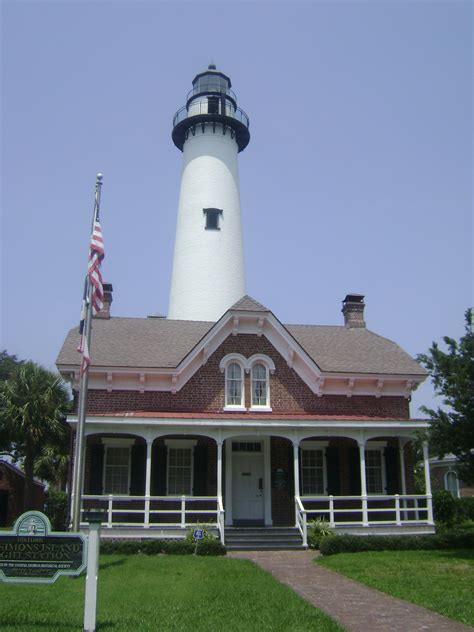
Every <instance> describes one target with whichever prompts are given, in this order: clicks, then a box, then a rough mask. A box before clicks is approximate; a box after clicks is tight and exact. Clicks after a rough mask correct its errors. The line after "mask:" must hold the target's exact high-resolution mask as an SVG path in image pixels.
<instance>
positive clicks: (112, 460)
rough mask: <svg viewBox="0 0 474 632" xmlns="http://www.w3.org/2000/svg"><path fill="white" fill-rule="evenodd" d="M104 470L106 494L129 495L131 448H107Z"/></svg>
mask: <svg viewBox="0 0 474 632" xmlns="http://www.w3.org/2000/svg"><path fill="white" fill-rule="evenodd" d="M104 468H105V471H104V494H128V492H129V487H130V478H129V475H130V447H129V446H127V447H113V446H106V449H105V465H104Z"/></svg>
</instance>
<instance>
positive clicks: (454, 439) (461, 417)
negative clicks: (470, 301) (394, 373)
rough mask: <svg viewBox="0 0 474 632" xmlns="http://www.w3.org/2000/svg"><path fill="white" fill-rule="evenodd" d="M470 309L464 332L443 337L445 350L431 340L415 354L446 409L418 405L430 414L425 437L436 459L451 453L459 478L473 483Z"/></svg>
mask: <svg viewBox="0 0 474 632" xmlns="http://www.w3.org/2000/svg"><path fill="white" fill-rule="evenodd" d="M472 319H473V312H472V309H469V310H467V312H466V314H465V321H466V326H465V334H464V336H462V337H461V338H460V339H459V342H457V341H456V340H453V338H449V337H448V336H445V337H444V338H443V340H444V343H445V344H446V346H447V351H442V350H441V349H440V348H439V346H438V344H437V343H436V342H433V345H432V346H431V348H430V350H429V352H428V354H421V355H419V356H418V362H420V363H421V364H422V365H423V366H424V367H425V368H426V369H427V371H428V373H429V374H430V376H431V379H432V381H433V385H434V387H435V390H436V393H437V394H438V395H441V396H443V404H445V406H447V407H448V410H443V409H441V408H438V409H437V410H433V409H431V408H426V407H422V411H423V412H424V413H426V414H427V415H429V416H430V418H431V425H430V431H429V438H430V443H431V447H432V448H433V449H434V450H435V451H436V453H437V455H438V456H439V458H442V457H443V456H444V455H446V454H449V453H452V454H454V455H455V456H456V457H457V459H458V464H457V466H456V469H457V472H458V475H459V478H460V479H461V480H463V481H465V482H466V483H468V484H474V452H473V446H474V332H473V329H472Z"/></svg>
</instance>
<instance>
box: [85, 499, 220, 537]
mask: <svg viewBox="0 0 474 632" xmlns="http://www.w3.org/2000/svg"><path fill="white" fill-rule="evenodd" d="M173 505H174V506H173ZM92 508H93V509H100V510H102V511H105V512H106V516H107V520H106V522H105V524H106V526H107V527H118V526H120V527H144V528H145V529H147V528H150V527H161V528H180V529H186V528H190V527H192V526H194V525H195V524H196V523H197V522H203V523H206V522H209V519H208V520H202V521H201V520H199V516H206V517H209V516H211V519H212V520H215V522H216V525H217V529H218V531H219V536H220V540H221V542H222V543H223V544H224V506H223V504H222V497H220V496H118V495H114V494H101V495H90V494H86V495H84V496H82V510H83V511H84V510H87V509H92ZM131 516H137V519H136V520H135V519H133V520H131V519H130V517H131ZM121 517H123V519H121ZM161 517H163V518H165V517H166V518H169V519H167V520H164V519H162V520H160V518H161Z"/></svg>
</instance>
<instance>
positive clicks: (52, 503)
mask: <svg viewBox="0 0 474 632" xmlns="http://www.w3.org/2000/svg"><path fill="white" fill-rule="evenodd" d="M44 513H45V514H46V515H47V516H48V518H49V521H50V522H51V527H52V530H53V531H67V528H68V500H67V494H66V492H57V491H54V490H53V489H48V491H47V492H46V500H45V504H44Z"/></svg>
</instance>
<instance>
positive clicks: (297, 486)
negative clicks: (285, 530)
mask: <svg viewBox="0 0 474 632" xmlns="http://www.w3.org/2000/svg"><path fill="white" fill-rule="evenodd" d="M299 447H300V443H299V441H293V471H294V479H295V497H296V496H299V495H300V450H299ZM295 525H296V526H298V505H297V504H296V500H295Z"/></svg>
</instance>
